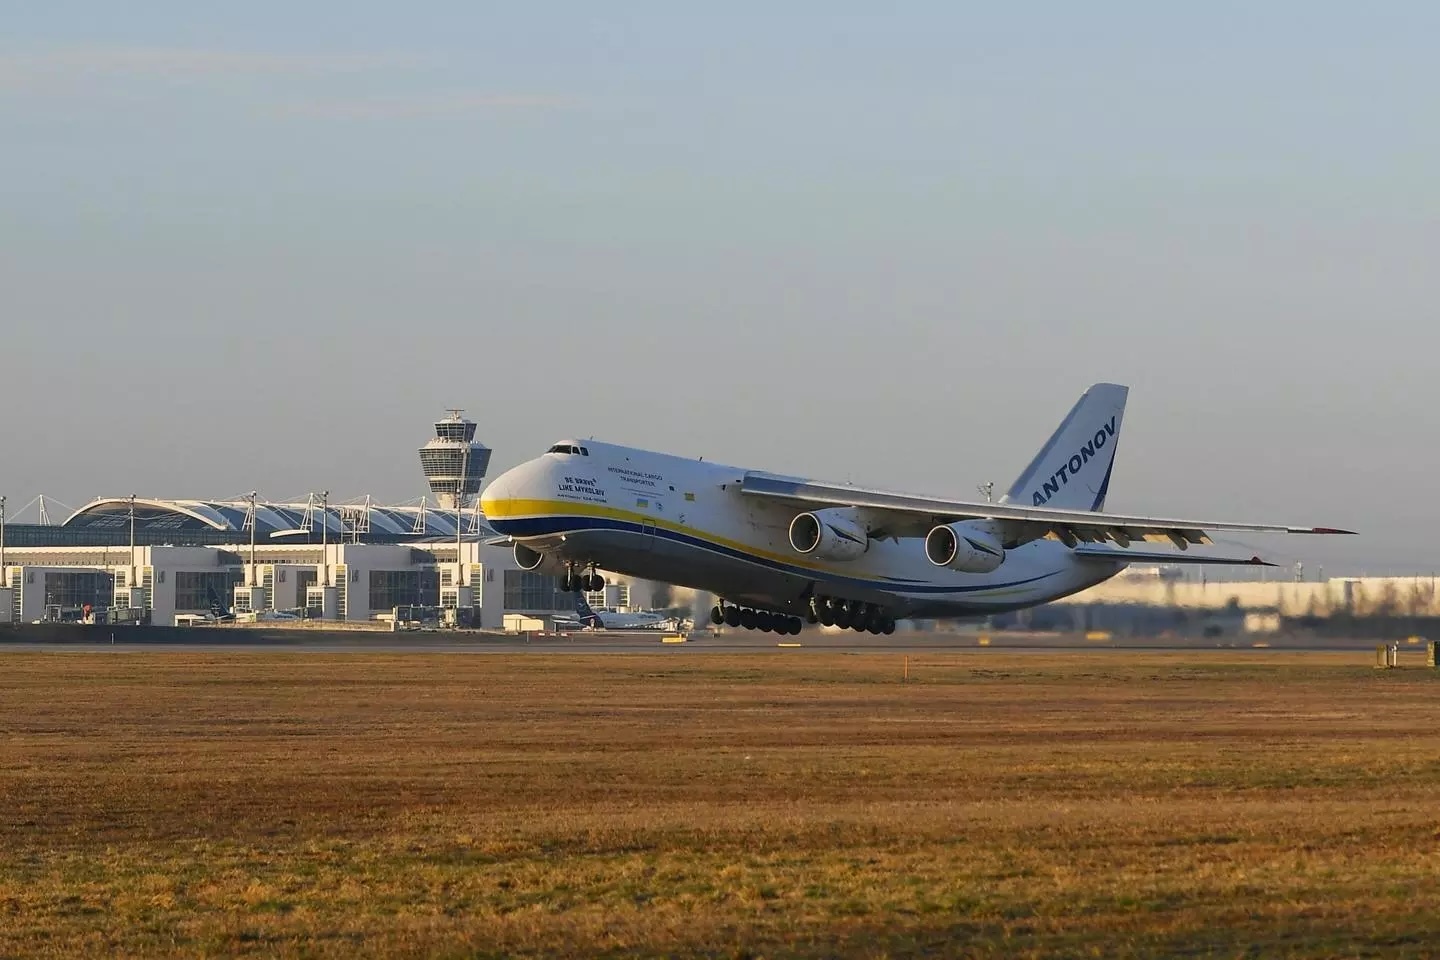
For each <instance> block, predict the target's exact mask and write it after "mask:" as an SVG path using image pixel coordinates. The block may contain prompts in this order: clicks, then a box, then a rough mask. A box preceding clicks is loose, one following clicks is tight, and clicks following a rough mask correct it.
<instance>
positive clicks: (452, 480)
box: [420, 410, 490, 510]
mask: <svg viewBox="0 0 1440 960" xmlns="http://www.w3.org/2000/svg"><path fill="white" fill-rule="evenodd" d="M447 412H448V413H449V416H447V417H446V418H445V419H444V420H437V421H435V439H433V440H431V441H430V442H429V443H427V444H425V446H423V447H421V448H420V468H421V469H422V470H424V471H425V479H426V480H429V481H430V490H431V491H432V492H433V493H434V494H435V499H436V500H437V501H438V502H439V504H440V506H441V507H442V508H444V509H447V510H455V509H457V508H463V507H464V506H465V504H466V503H468V502H469V500H470V498H472V497H474V496H475V494H477V493H479V492H480V484H481V483H483V482H484V480H485V471H486V470H487V469H488V468H489V466H490V448H489V447H487V446H485V444H483V443H478V442H476V440H475V421H474V420H466V419H465V418H464V417H463V416H461V414H463V413H464V411H463V410H450V411H447Z"/></svg>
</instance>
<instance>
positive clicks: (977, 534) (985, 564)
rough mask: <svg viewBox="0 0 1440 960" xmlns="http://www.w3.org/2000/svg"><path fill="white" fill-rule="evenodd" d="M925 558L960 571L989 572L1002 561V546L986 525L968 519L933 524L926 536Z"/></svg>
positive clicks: (1003, 554) (1003, 557)
mask: <svg viewBox="0 0 1440 960" xmlns="http://www.w3.org/2000/svg"><path fill="white" fill-rule="evenodd" d="M925 557H926V559H928V560H929V561H930V562H931V563H933V564H935V566H937V567H949V568H950V569H951V570H958V571H960V572H961V573H989V572H990V571H992V570H994V569H996V568H997V567H999V566H1000V564H1002V563H1004V562H1005V546H1004V545H1003V544H1002V543H1001V542H1000V538H999V537H998V536H997V535H996V534H995V531H994V530H993V529H990V527H989V525H988V524H984V523H977V522H975V521H972V520H967V521H965V522H963V523H951V524H946V525H944V526H939V527H935V528H934V529H933V530H931V531H930V532H929V533H927V534H926V535H925Z"/></svg>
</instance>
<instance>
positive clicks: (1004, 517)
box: [740, 471, 1353, 550]
mask: <svg viewBox="0 0 1440 960" xmlns="http://www.w3.org/2000/svg"><path fill="white" fill-rule="evenodd" d="M740 488H741V491H742V492H743V493H744V494H745V495H747V496H752V497H761V498H764V499H767V500H775V501H781V502H785V503H788V504H791V505H793V506H796V507H798V508H799V509H802V510H813V509H815V508H817V507H852V508H856V509H858V510H861V511H862V512H864V513H865V514H867V520H869V521H870V535H871V536H874V537H897V536H923V535H924V534H925V533H926V532H928V531H929V529H930V528H931V527H932V526H935V525H938V524H942V523H954V522H955V521H957V520H982V519H994V520H1000V521H1004V522H1005V526H1006V528H1007V531H1006V532H1007V540H1008V539H1013V540H1014V542H1018V543H1023V542H1025V541H1027V540H1036V539H1040V538H1042V537H1053V538H1054V539H1057V540H1060V541H1062V542H1064V543H1065V544H1067V545H1068V546H1071V547H1073V546H1075V544H1076V543H1080V542H1083V543H1105V542H1107V541H1113V542H1115V543H1118V544H1119V545H1120V546H1122V547H1128V546H1129V545H1130V544H1131V543H1132V542H1133V541H1137V540H1149V541H1156V542H1160V541H1165V540H1169V541H1170V542H1172V543H1174V544H1175V546H1176V547H1178V548H1180V549H1181V550H1184V549H1187V548H1188V547H1189V546H1190V544H1192V543H1211V542H1213V541H1212V540H1211V539H1210V536H1209V534H1210V533H1211V532H1216V533H1317V534H1319V533H1347V534H1348V533H1351V532H1353V531H1350V530H1337V529H1335V528H1333V527H1292V526H1286V525H1283V524H1273V523H1229V522H1217V521H1210V520H1183V519H1169V518H1165V517H1139V516H1128V515H1125V514H1118V513H1092V512H1090V511H1086V510H1054V509H1049V508H1046V507H1027V506H1024V505H1022V504H1017V503H981V502H972V501H965V500H945V499H940V498H936V497H924V496H914V495H911V494H905V493H890V492H887V491H883V490H869V489H865V488H863V487H852V486H848V485H846V484H838V483H822V482H817V481H814V480H802V479H797V478H794V477H782V476H777V475H775V474H768V473H761V472H757V471H751V472H749V473H746V474H745V476H744V478H743V479H742V480H741V482H740Z"/></svg>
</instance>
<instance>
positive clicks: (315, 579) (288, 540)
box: [0, 411, 628, 629]
mask: <svg viewBox="0 0 1440 960" xmlns="http://www.w3.org/2000/svg"><path fill="white" fill-rule="evenodd" d="M435 427H436V430H435V432H436V435H435V437H434V438H433V439H432V440H431V441H430V442H428V443H427V444H426V445H425V447H423V448H422V449H421V451H420V459H421V464H422V466H423V468H424V470H425V473H426V477H427V479H428V480H429V482H430V488H431V492H432V494H433V495H434V497H435V498H436V500H437V501H438V505H436V506H431V505H429V502H428V498H427V499H422V500H421V501H420V502H419V503H418V504H416V505H407V506H381V505H378V504H373V503H371V502H369V501H368V500H367V501H363V502H359V503H354V502H352V503H343V504H331V503H329V502H328V494H317V495H314V496H312V497H310V498H309V499H308V500H307V502H305V503H267V502H265V501H263V500H261V499H259V498H258V497H255V496H253V495H252V496H251V497H247V498H245V499H243V500H238V501H234V500H229V501H225V500H159V499H148V498H138V497H123V498H113V497H112V498H101V499H97V500H95V501H93V502H91V503H89V504H86V505H85V506H83V507H81V508H79V509H78V510H75V511H74V512H73V513H72V514H70V516H68V517H67V518H65V520H64V521H63V522H62V523H60V524H58V525H49V524H23V525H22V524H13V523H12V524H9V525H8V528H7V529H5V531H4V535H3V536H4V540H3V541H0V542H3V546H0V553H3V555H0V621H5V620H10V621H12V622H21V623H27V622H32V621H35V620H46V619H52V620H55V619H82V618H87V617H88V618H92V619H108V620H109V621H110V622H126V621H143V622H149V623H152V624H155V625H171V624H174V623H175V622H176V618H177V617H180V618H182V619H183V618H189V617H204V616H206V615H208V614H210V613H211V611H212V609H213V608H214V607H216V606H217V605H218V606H219V607H221V608H223V609H224V610H226V611H227V612H233V613H234V614H235V615H236V616H237V617H242V618H243V617H245V616H246V615H259V617H260V618H263V617H264V612H266V611H289V612H292V613H294V614H297V615H301V616H305V617H308V618H318V619H324V620H330V621H344V622H355V621H362V622H363V621H370V620H374V619H377V618H384V617H387V616H390V615H393V613H394V611H395V609H396V608H397V607H401V608H403V607H421V608H432V609H434V608H438V609H440V610H453V611H455V613H454V614H452V616H453V617H454V619H455V620H456V621H457V622H459V623H463V624H470V625H473V626H479V627H483V628H487V629H500V628H501V627H502V626H503V624H504V621H505V617H506V615H509V614H523V615H526V616H529V617H542V618H543V617H548V616H553V615H554V614H557V613H569V612H572V611H573V610H574V596H573V595H572V594H568V593H562V592H561V591H560V589H559V587H560V583H559V578H557V577H553V576H548V575H545V574H541V573H535V572H529V571H524V570H521V569H520V568H519V567H518V566H517V565H516V563H515V561H514V557H513V555H512V552H511V549H510V547H509V546H507V545H504V544H503V543H502V542H499V541H500V538H499V537H498V536H497V535H496V534H495V532H494V531H493V530H491V529H490V528H489V527H488V526H487V525H486V524H485V520H484V517H483V516H482V515H481V514H480V513H479V511H478V507H472V506H469V504H470V503H472V502H474V501H475V494H476V493H478V491H479V489H480V486H481V484H482V482H483V479H484V475H485V470H486V469H487V467H488V465H489V459H490V451H489V449H488V448H486V447H485V446H484V445H483V444H480V443H478V442H476V441H475V424H474V423H473V422H472V421H469V420H465V419H463V418H462V417H461V416H460V415H459V411H452V412H451V415H450V416H449V417H447V418H446V419H444V420H441V421H439V422H437V423H436V425H435ZM627 587H628V585H626V584H623V583H619V582H617V583H614V584H611V585H610V586H609V587H607V591H606V596H605V597H603V598H602V597H599V596H597V597H595V598H594V600H593V601H592V602H596V603H597V604H599V603H604V602H605V601H606V600H608V601H609V603H608V604H607V605H610V606H615V605H617V602H616V601H617V600H618V601H621V603H620V604H619V605H624V602H626V601H628V596H627V592H628V591H627ZM617 593H618V596H617ZM97 615H98V616H97Z"/></svg>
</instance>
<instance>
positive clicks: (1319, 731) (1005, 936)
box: [0, 651, 1440, 957]
mask: <svg viewBox="0 0 1440 960" xmlns="http://www.w3.org/2000/svg"><path fill="white" fill-rule="evenodd" d="M900 671H901V658H900V656H899V655H898V654H897V655H876V656H869V655H866V656H846V655H838V654H820V653H813V652H808V651H797V652H794V653H793V654H778V653H776V654H753V655H748V656H720V655H704V654H699V653H698V652H692V651H686V652H684V653H681V654H678V655H677V654H671V655H666V656H653V657H652V656H624V655H613V654H612V655H604V656H579V655H558V656H540V655H530V656H515V657H511V656H497V655H453V656H452V655H435V654H430V655H426V654H421V655H413V656H403V655H368V654H349V655H335V656H330V655H319V654H305V653H274V652H267V653H258V654H223V655H222V654H170V653H115V654H111V653H105V654H91V653H87V654H49V655H46V654H5V655H3V656H0V697H3V709H0V956H15V955H27V956H30V955H34V956H65V957H72V956H81V955H92V956H94V955H101V954H111V955H118V956H125V955H175V956H195V955H233V954H250V955H265V956H274V955H279V956H315V957H349V956H357V955H361V956H364V955H411V956H420V955H423V956H454V957H459V956H514V955H522V956H523V955H537V956H538V955H546V956H551V955H579V956H597V955H599V956H637V955H640V956H650V955H663V956H673V955H696V954H698V955H705V956H724V957H730V956H757V957H758V956H766V957H781V956H856V957H887V956H888V957H900V956H915V955H949V956H995V957H1027V956H1107V957H1128V956H1176V955H1182V956H1192V957H1194V956H1217V957H1235V956H1264V957H1271V956H1294V957H1334V956H1372V955H1391V956H1427V955H1430V954H1431V953H1432V952H1433V951H1434V950H1435V949H1436V946H1435V945H1436V944H1440V832H1437V814H1440V806H1437V800H1440V683H1437V678H1436V677H1435V676H1434V675H1433V674H1432V673H1431V672H1429V671H1426V670H1424V669H1423V668H1419V667H1418V666H1414V665H1412V667H1411V668H1410V669H1406V670H1399V671H1390V672H1376V671H1374V670H1372V669H1371V668H1370V666H1369V662H1368V656H1367V655H1366V654H1340V655H1333V654H1281V653H1273V652H1272V653H1266V654H1250V655H1235V654H1231V655H1213V654H1207V655H1195V654H1173V655H1157V654H1134V653H1120V652H1103V653H1102V652H1091V653H1084V654H1065V655H1059V656H1050V655H1039V654H1024V653H1006V652H999V651H989V652H976V653H973V654H946V655H939V654H937V655H926V656H922V657H919V658H915V657H912V674H913V676H914V678H915V679H914V681H913V682H911V683H909V684H902V683H901V682H900Z"/></svg>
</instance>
